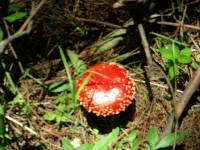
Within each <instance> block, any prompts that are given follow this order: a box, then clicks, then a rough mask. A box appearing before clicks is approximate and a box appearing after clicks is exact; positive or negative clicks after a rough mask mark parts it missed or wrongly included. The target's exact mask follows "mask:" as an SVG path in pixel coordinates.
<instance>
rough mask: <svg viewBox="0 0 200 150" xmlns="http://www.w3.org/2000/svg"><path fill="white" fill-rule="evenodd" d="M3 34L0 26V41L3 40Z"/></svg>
mask: <svg viewBox="0 0 200 150" xmlns="http://www.w3.org/2000/svg"><path fill="white" fill-rule="evenodd" d="M3 36H4V33H3V30H2V28H1V27H0V42H1V41H2V40H3Z"/></svg>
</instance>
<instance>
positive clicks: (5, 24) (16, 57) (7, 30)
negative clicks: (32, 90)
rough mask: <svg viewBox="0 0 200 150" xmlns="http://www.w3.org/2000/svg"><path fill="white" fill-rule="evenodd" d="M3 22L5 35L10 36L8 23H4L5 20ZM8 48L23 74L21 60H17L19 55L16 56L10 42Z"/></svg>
mask: <svg viewBox="0 0 200 150" xmlns="http://www.w3.org/2000/svg"><path fill="white" fill-rule="evenodd" d="M3 23H4V26H5V28H6V32H7V35H8V37H10V36H11V34H10V31H9V27H8V24H7V23H6V21H5V20H3ZM9 48H10V50H11V52H12V54H13V56H14V58H15V59H16V61H17V63H18V66H19V69H20V71H21V73H22V74H23V73H24V68H23V65H22V63H21V61H20V60H19V57H18V56H17V53H16V52H15V49H14V48H13V46H12V44H11V42H10V43H9Z"/></svg>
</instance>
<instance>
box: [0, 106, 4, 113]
mask: <svg viewBox="0 0 200 150" xmlns="http://www.w3.org/2000/svg"><path fill="white" fill-rule="evenodd" d="M0 115H4V108H3V106H2V105H0Z"/></svg>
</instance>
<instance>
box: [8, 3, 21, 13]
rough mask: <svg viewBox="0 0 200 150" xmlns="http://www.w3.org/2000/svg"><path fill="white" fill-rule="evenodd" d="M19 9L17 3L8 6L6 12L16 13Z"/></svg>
mask: <svg viewBox="0 0 200 150" xmlns="http://www.w3.org/2000/svg"><path fill="white" fill-rule="evenodd" d="M20 9H21V7H20V5H19V4H17V3H10V4H9V6H8V10H9V12H11V11H12V12H13V11H14V12H16V11H20Z"/></svg>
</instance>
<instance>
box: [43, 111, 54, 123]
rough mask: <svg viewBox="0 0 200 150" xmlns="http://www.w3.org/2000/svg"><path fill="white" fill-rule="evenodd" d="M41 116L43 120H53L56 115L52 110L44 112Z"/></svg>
mask: <svg viewBox="0 0 200 150" xmlns="http://www.w3.org/2000/svg"><path fill="white" fill-rule="evenodd" d="M43 117H44V119H45V120H48V121H53V120H55V118H56V115H55V114H54V113H52V112H46V113H45V114H44V116H43Z"/></svg>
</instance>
